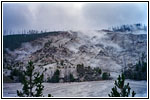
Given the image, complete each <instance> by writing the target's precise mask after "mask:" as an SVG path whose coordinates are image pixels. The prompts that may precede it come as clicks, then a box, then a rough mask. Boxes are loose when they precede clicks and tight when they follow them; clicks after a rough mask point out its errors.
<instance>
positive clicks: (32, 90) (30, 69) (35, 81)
mask: <svg viewBox="0 0 150 100" xmlns="http://www.w3.org/2000/svg"><path fill="white" fill-rule="evenodd" d="M43 78H44V75H43V73H42V74H40V73H39V72H34V65H33V62H32V61H29V62H28V66H27V69H26V71H24V72H23V80H22V81H21V83H22V84H23V88H22V91H19V90H17V95H18V96H19V97H41V96H43V93H42V91H43V89H44V86H43V85H42V83H43Z"/></svg>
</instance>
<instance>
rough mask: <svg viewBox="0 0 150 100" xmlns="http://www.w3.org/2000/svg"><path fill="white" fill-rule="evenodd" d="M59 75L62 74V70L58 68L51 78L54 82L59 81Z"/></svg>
mask: <svg viewBox="0 0 150 100" xmlns="http://www.w3.org/2000/svg"><path fill="white" fill-rule="evenodd" d="M59 76H60V71H59V70H58V69H57V70H56V71H55V73H54V75H53V76H52V78H51V80H50V81H51V82H52V83H58V82H59Z"/></svg>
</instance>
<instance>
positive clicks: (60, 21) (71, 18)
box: [3, 2, 147, 34]
mask: <svg viewBox="0 0 150 100" xmlns="http://www.w3.org/2000/svg"><path fill="white" fill-rule="evenodd" d="M3 22H4V24H3V26H4V30H12V31H15V32H14V34H16V33H17V32H18V31H17V30H19V31H22V30H24V29H25V30H28V29H35V30H46V31H64V30H96V29H102V28H108V27H111V26H115V25H121V24H133V23H139V22H140V23H143V24H147V4H146V3H81V2H77V3H4V4H3Z"/></svg>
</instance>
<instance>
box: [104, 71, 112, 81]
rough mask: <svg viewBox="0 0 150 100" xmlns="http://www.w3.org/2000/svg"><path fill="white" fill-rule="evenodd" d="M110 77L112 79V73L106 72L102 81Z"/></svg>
mask: <svg viewBox="0 0 150 100" xmlns="http://www.w3.org/2000/svg"><path fill="white" fill-rule="evenodd" d="M109 77H110V73H107V72H104V73H103V74H102V79H103V80H107V79H109Z"/></svg>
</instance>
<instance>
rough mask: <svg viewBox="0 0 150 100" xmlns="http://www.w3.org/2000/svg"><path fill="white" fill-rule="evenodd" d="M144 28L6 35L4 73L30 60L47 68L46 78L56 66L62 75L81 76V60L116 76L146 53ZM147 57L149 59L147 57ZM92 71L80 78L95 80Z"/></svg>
mask: <svg viewBox="0 0 150 100" xmlns="http://www.w3.org/2000/svg"><path fill="white" fill-rule="evenodd" d="M137 32H138V34H136V33H137ZM140 32H141V34H140ZM143 32H144V33H146V31H141V30H136V31H132V32H121V31H119V32H116V31H104V30H99V31H65V32H63V31H61V32H48V33H43V34H30V35H12V36H4V49H5V50H6V52H4V60H3V61H4V75H5V76H11V72H12V70H14V69H17V70H23V69H25V66H26V65H27V62H28V61H29V60H31V61H33V62H34V65H35V66H36V69H37V70H40V71H42V70H43V69H45V68H46V69H47V70H46V72H45V78H44V79H45V81H48V80H49V79H50V78H51V77H52V75H53V73H54V72H55V71H56V69H59V70H60V77H61V78H62V79H64V78H65V76H68V75H69V74H70V73H71V74H73V76H74V77H75V78H79V75H78V73H77V69H76V67H77V65H78V64H84V67H85V68H88V66H90V68H92V69H93V68H97V67H98V68H100V69H102V72H108V73H110V75H111V77H112V78H116V77H117V76H118V74H120V73H121V72H122V71H123V70H125V69H129V68H132V67H134V65H135V64H136V63H137V62H138V60H139V58H140V57H141V56H142V54H145V55H147V34H143ZM25 37H26V38H25ZM144 60H145V61H147V59H146V57H145V59H144ZM91 75H93V74H91ZM91 75H90V74H86V73H85V75H84V76H83V77H84V78H83V79H82V78H80V79H79V80H80V81H84V80H86V81H88V80H92V78H93V77H95V76H93V77H91ZM96 78H97V77H96ZM13 79H14V80H17V77H13ZM94 80H95V79H94Z"/></svg>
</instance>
